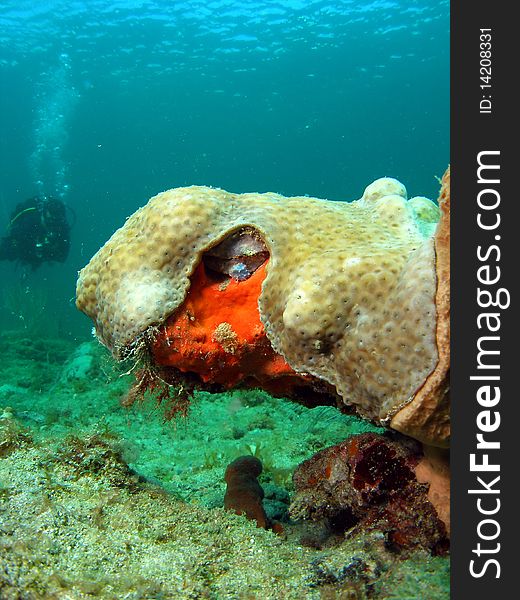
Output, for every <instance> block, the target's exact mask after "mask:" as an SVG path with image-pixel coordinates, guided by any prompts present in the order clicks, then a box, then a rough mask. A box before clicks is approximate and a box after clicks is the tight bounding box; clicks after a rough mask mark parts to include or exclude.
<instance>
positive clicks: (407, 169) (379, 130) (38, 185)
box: [0, 0, 449, 600]
mask: <svg viewBox="0 0 520 600" xmlns="http://www.w3.org/2000/svg"><path fill="white" fill-rule="evenodd" d="M448 163H449V2H447V1H440V2H439V1H435V2H434V1H433V0H410V1H400V2H397V1H393V0H374V1H370V0H364V1H350V0H345V1H337V2H333V1H330V0H308V1H305V0H280V1H278V2H276V1H268V0H245V1H242V2H238V1H233V0H214V1H209V2H203V1H202V0H191V1H186V2H181V1H177V0H170V1H166V0H161V1H159V0H156V1H148V2H147V1H144V2H138V1H131V0H115V1H113V2H108V1H105V0H91V1H90V0H89V1H88V2H86V1H79V0H68V1H65V0H54V1H53V0H48V1H44V0H31V1H28V0H17V1H14V0H13V1H8V2H1V1H0V237H1V236H3V235H5V232H6V228H7V225H8V223H9V219H10V215H11V212H12V211H13V209H14V207H15V205H16V204H18V203H19V202H22V201H23V200H25V199H27V198H29V197H31V196H34V195H36V194H47V195H53V196H56V197H59V198H61V199H63V201H64V202H65V203H66V204H67V205H68V207H69V208H70V210H69V215H70V217H71V219H72V220H73V229H72V239H71V249H70V254H69V256H68V258H67V260H66V262H65V263H63V264H61V263H59V264H51V265H43V266H42V267H41V268H39V269H38V270H36V271H31V270H30V269H27V268H24V266H23V265H20V264H15V263H8V262H0V278H1V282H2V283H1V286H0V345H1V347H2V351H3V354H2V357H3V358H2V361H1V362H0V520H2V528H1V529H2V540H1V544H0V598H4V597H6V598H7V597H8V598H10V597H13V598H14V597H21V596H20V595H19V594H22V596H23V597H24V598H25V597H27V598H33V597H34V598H41V597H45V598H47V597H56V598H58V597H59V598H62V597H67V598H69V597H70V598H74V599H77V600H81V599H83V598H91V597H99V598H102V599H105V598H106V599H112V598H122V597H125V598H199V597H211V598H235V597H242V596H240V594H241V593H243V590H244V589H247V590H248V591H249V595H248V597H251V598H273V599H276V600H277V599H278V598H288V599H291V598H295V599H296V598H298V599H300V598H309V599H312V600H314V599H316V600H317V599H318V598H323V597H339V595H338V596H336V592H337V594H344V595H345V597H347V595H348V597H356V598H365V597H368V596H365V595H364V594H365V592H366V590H369V589H370V596H369V597H374V598H396V599H403V598H414V597H425V598H426V597H428V598H431V599H432V600H437V599H438V600H441V599H444V598H446V597H447V596H448V594H449V591H448V586H449V582H448V580H449V561H448V559H447V558H446V557H431V556H429V555H428V554H427V553H425V552H422V553H421V552H418V553H415V554H413V555H410V557H409V559H408V560H401V558H400V557H396V556H394V554H393V553H392V552H388V551H387V550H386V549H385V548H384V547H383V545H382V544H381V543H380V538H379V537H378V535H379V534H377V532H376V533H375V534H373V535H372V537H370V535H368V537H363V534H361V536H360V537H356V535H357V534H356V535H354V536H352V537H351V538H349V539H347V540H346V541H345V543H342V544H341V545H339V546H337V547H332V546H331V547H324V548H315V547H314V546H312V545H311V546H310V547H307V546H305V545H303V546H302V543H300V537H299V535H300V534H299V533H298V531H299V530H298V529H297V527H296V529H294V530H292V529H291V525H287V509H288V503H289V497H290V495H291V494H292V493H293V492H294V489H293V486H292V483H291V476H292V473H293V471H294V469H295V468H296V466H297V465H298V464H299V463H301V462H302V461H303V460H305V459H306V458H309V457H310V456H312V455H313V454H314V453H315V452H317V451H319V450H321V449H322V448H325V447H327V446H330V445H332V444H335V443H337V442H338V441H340V440H342V439H345V437H348V436H350V435H352V434H354V433H359V432H363V431H367V430H373V429H374V428H373V427H372V426H371V425H370V424H369V423H368V422H366V421H363V420H362V419H358V418H354V417H350V416H346V415H340V414H339V412H338V411H336V410H335V409H333V408H331V407H327V408H325V409H324V408H323V407H318V408H316V409H313V410H309V409H307V408H304V407H302V406H299V405H296V404H294V403H290V402H288V401H285V400H283V399H280V400H275V399H273V398H271V397H270V396H268V395H267V394H265V393H263V392H257V391H249V392H243V391H241V390H238V391H231V392H227V393H222V394H209V393H206V392H200V393H197V394H195V397H194V398H193V399H192V404H191V409H190V415H189V418H188V419H186V420H185V421H183V422H180V423H176V424H172V423H171V422H168V423H164V422H163V418H162V409H161V408H159V407H157V406H156V404H155V403H154V401H153V400H152V399H148V401H147V402H145V403H144V405H142V404H140V405H138V406H134V407H132V408H131V409H123V408H122V407H121V405H120V401H121V398H122V397H123V396H124V395H125V394H126V393H127V392H128V389H129V385H130V383H131V382H130V380H131V375H129V374H128V373H127V374H126V375H127V376H124V374H123V373H124V371H125V370H126V368H127V367H128V365H123V366H122V367H121V366H120V365H116V364H114V362H113V361H112V359H111V357H110V356H109V355H108V352H107V351H105V350H104V349H102V347H101V346H100V345H99V344H98V343H97V342H96V341H95V340H93V339H92V337H91V335H90V331H91V326H92V323H91V322H90V321H89V320H88V319H87V318H86V317H85V316H84V315H82V314H80V313H79V312H78V311H77V310H76V308H75V305H74V293H75V283H76V276H77V271H78V270H79V269H81V268H82V267H83V266H85V264H86V263H87V262H88V261H89V260H90V258H91V256H92V255H93V254H94V253H95V252H96V251H97V250H98V248H99V247H100V246H101V245H102V244H104V243H105V241H106V240H107V239H108V238H109V237H110V235H111V234H112V233H113V232H114V231H115V230H116V229H117V228H118V227H120V226H121V225H122V224H123V223H124V221H125V218H126V217H128V216H129V215H130V214H132V213H133V212H134V211H135V210H136V209H137V208H138V207H140V206H142V205H144V204H145V203H146V202H147V200H148V199H149V198H150V197H151V196H152V195H154V194H156V193H158V192H160V191H162V190H165V189H168V188H172V187H176V186H183V185H191V184H200V185H210V186H216V187H221V188H224V189H227V190H229V191H232V192H246V191H255V192H266V191H274V192H278V193H281V194H284V195H286V196H291V195H310V196H316V197H320V198H329V199H332V200H346V201H350V200H354V199H357V198H359V197H360V196H361V195H362V193H363V190H364V188H365V187H366V186H367V185H368V184H369V183H371V182H372V181H373V180H374V179H376V178H379V177H382V176H390V177H395V178H397V179H399V180H400V181H402V182H403V183H404V184H405V185H406V187H407V189H408V194H409V196H415V195H424V196H428V197H430V198H433V199H434V198H436V197H437V194H438V189H439V182H438V180H437V179H436V177H437V176H441V175H442V173H443V172H444V170H445V168H446V166H447V164H448ZM30 242H31V240H28V243H30ZM85 340H86V341H85ZM240 454H254V455H256V456H259V457H260V458H261V460H262V461H263V463H264V473H263V475H262V484H263V485H264V487H265V490H266V509H267V511H268V513H269V515H270V516H271V517H273V518H275V519H283V520H284V523H286V526H287V529H286V535H287V537H286V538H278V537H276V536H275V535H274V534H273V533H271V532H268V531H264V530H258V529H256V528H255V527H254V525H253V524H251V523H250V522H249V521H247V520H246V519H244V518H243V517H238V516H236V515H234V514H230V513H228V512H225V511H224V510H223V509H222V506H223V494H224V489H225V484H224V481H223V474H224V471H225V468H226V465H227V464H228V463H229V462H230V461H232V460H234V459H235V458H236V456H238V455H240ZM378 540H379V541H378ZM356 565H358V567H359V565H362V568H361V567H359V569H360V570H359V569H358V570H359V573H358V577H357V578H356V577H355V576H353V575H352V573H353V571H352V569H353V568H354V567H356ZM358 567H356V568H358ZM349 569H351V571H352V572H351V571H349ZM354 571H355V569H354ZM354 575H355V574H354ZM351 579H352V581H351ZM365 586H366V590H365ZM329 588H330V589H329ZM322 592H323V595H322ZM328 592H330V594H332V595H327V593H328ZM367 593H368V592H367ZM13 594H14V595H13ZM244 597H245V596H244ZM342 597H343V596H342Z"/></svg>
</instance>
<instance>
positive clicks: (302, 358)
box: [77, 178, 445, 444]
mask: <svg viewBox="0 0 520 600" xmlns="http://www.w3.org/2000/svg"><path fill="white" fill-rule="evenodd" d="M438 220H439V209H438V207H437V205H436V204H435V203H433V202H432V201H430V200H428V199H426V198H423V197H416V198H412V199H410V200H407V196H406V189H405V187H404V186H403V185H402V184H401V183H399V182H398V181H396V180H395V179H390V178H383V179H379V180H377V181H375V182H373V183H372V184H371V185H369V186H368V187H367V188H366V190H365V192H364V194H363V196H362V198H361V199H359V200H357V201H354V202H333V201H328V200H320V199H316V198H308V197H292V198H285V197H283V196H280V195H278V194H274V193H266V194H254V193H251V194H231V193H228V192H226V191H223V190H220V189H212V188H208V187H197V186H193V187H187V188H178V189H173V190H168V191H166V192H163V193H161V194H158V195H157V196H155V197H154V198H152V199H151V200H150V201H149V202H148V204H147V205H146V206H144V207H143V208H141V209H139V210H138V211H137V212H136V213H135V214H134V215H132V216H131V217H130V218H129V219H128V220H127V222H126V223H125V225H124V226H123V227H122V228H121V229H119V230H118V231H116V232H115V233H114V235H113V236H112V237H111V239H110V240H109V241H108V242H107V243H106V244H105V245H104V246H103V248H101V249H100V250H99V251H98V252H97V254H96V255H95V256H94V257H93V258H92V260H91V261H90V263H89V264H88V265H87V266H86V267H85V268H84V269H83V270H82V271H80V274H79V280H78V284H77V306H78V308H79V309H80V310H82V311H83V312H85V313H86V314H87V315H89V316H90V317H91V318H92V319H93V321H94V323H95V327H96V333H97V335H98V337H99V339H100V340H101V341H102V342H103V343H104V344H105V345H106V346H107V347H108V348H110V349H111V350H112V352H113V354H114V355H115V356H116V357H118V358H119V357H121V356H124V355H126V353H128V352H131V350H132V348H133V347H135V345H136V344H137V343H138V341H139V340H140V339H142V336H143V334H145V333H146V332H147V330H148V329H149V328H151V327H153V326H157V325H160V324H162V323H163V322H164V321H165V320H166V318H167V317H168V316H169V315H171V314H172V313H173V312H174V311H175V310H176V309H177V308H178V307H179V306H180V305H181V304H182V303H183V301H184V299H185V297H186V294H187V291H188V289H189V286H190V275H191V274H192V273H193V271H194V270H195V268H196V266H197V265H198V264H199V262H200V260H201V257H202V255H203V254H204V252H206V251H207V250H208V249H210V248H212V247H214V246H215V245H216V244H218V243H219V242H221V241H222V240H223V239H225V238H226V237H227V236H229V235H230V234H231V233H233V232H235V231H237V230H239V229H241V228H243V227H245V226H247V227H249V228H252V229H254V230H256V232H257V233H258V234H259V236H260V237H261V238H262V239H263V240H264V242H265V245H266V246H267V248H268V250H269V254H270V260H269V263H268V269H267V270H268V273H267V277H266V279H265V281H264V283H263V287H262V293H261V295H260V298H259V309H260V315H261V319H262V322H263V324H264V327H265V330H266V333H267V336H268V338H269V340H270V341H271V344H272V346H273V348H274V350H275V351H277V352H278V353H279V354H281V355H283V356H284V358H285V360H286V361H287V362H288V363H289V364H290V366H291V367H292V368H293V369H295V370H296V371H297V372H300V373H308V374H310V375H313V376H315V377H317V378H319V379H321V380H325V381H327V382H329V383H330V384H332V385H333V386H334V387H335V388H336V390H337V392H338V394H339V395H340V396H341V397H342V398H343V400H344V402H345V403H346V404H354V405H355V406H356V408H357V410H358V411H359V412H360V413H361V414H362V415H364V416H366V417H369V418H371V419H375V420H377V421H380V422H383V423H386V424H388V423H389V421H390V420H391V419H392V418H394V416H395V415H396V414H397V413H398V412H399V411H400V410H401V409H402V408H403V407H404V406H406V405H407V404H409V403H410V402H411V401H412V400H413V399H414V397H415V396H416V394H417V392H418V390H420V389H421V388H422V387H423V385H424V382H425V381H426V380H427V378H428V377H429V375H430V374H431V373H433V372H434V371H435V369H436V366H437V364H438V361H439V353H438V348H437V333H438V332H437V312H436V304H435V301H436V293H437V277H436V249H435V243H434V232H435V229H436V226H437V221H438ZM402 429H403V428H401V430H402ZM404 429H406V427H404ZM413 435H415V437H418V438H419V439H421V433H420V432H417V431H414V434H413ZM423 439H425V440H426V441H429V442H432V440H431V439H429V438H428V436H426V437H425V436H423ZM433 442H434V443H440V444H443V443H445V440H435V439H434V440H433Z"/></svg>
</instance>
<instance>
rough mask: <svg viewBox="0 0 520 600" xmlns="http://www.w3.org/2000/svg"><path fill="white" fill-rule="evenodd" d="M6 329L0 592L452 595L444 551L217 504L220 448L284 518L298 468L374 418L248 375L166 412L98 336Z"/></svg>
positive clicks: (1, 390)
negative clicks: (311, 535) (244, 468)
mask: <svg viewBox="0 0 520 600" xmlns="http://www.w3.org/2000/svg"><path fill="white" fill-rule="evenodd" d="M2 341H3V342H4V347H5V348H6V356H7V357H8V359H7V360H6V361H4V364H3V365H2V366H0V369H1V370H0V374H1V375H2V386H0V409H1V408H2V407H3V411H2V410H0V412H1V413H2V414H3V415H4V418H3V421H2V423H3V427H4V430H6V431H15V432H18V434H19V435H23V436H24V437H23V438H16V439H17V440H18V442H19V443H18V444H13V445H12V446H11V447H10V450H9V452H7V453H6V454H5V456H4V457H3V458H1V459H0V523H1V526H0V597H2V598H4V597H5V598H20V597H22V598H78V599H79V598H93V597H97V598H157V599H159V598H311V599H312V598H327V597H330V598H340V597H341V598H365V597H366V598H409V597H410V598H412V597H425V596H424V592H425V590H427V592H428V596H427V597H428V598H431V599H432V600H434V599H437V598H439V599H442V598H447V597H448V595H449V592H448V589H449V588H448V586H449V572H448V570H449V562H448V560H447V559H446V558H438V557H436V558H432V557H429V556H427V555H426V554H423V553H415V554H413V555H411V556H407V557H406V559H403V557H401V556H396V555H395V554H392V553H391V552H390V551H388V550H387V549H386V548H385V545H384V542H383V540H382V539H381V538H380V537H378V536H377V534H374V533H372V534H370V535H365V536H356V537H355V538H352V539H350V538H347V539H345V541H344V542H343V543H342V544H341V545H339V546H336V547H334V548H325V549H321V550H316V549H313V548H309V547H304V546H302V545H301V542H300V538H299V537H298V536H297V535H295V534H294V532H292V530H291V525H290V524H287V523H286V525H285V529H286V535H285V537H279V536H276V535H275V534H273V533H272V532H270V531H264V530H261V529H257V528H256V527H255V526H254V524H252V523H250V522H249V521H247V520H246V519H244V518H243V517H240V516H236V515H234V514H231V513H228V512H226V511H224V510H223V509H222V506H223V496H224V491H225V486H224V482H223V474H224V470H225V468H226V466H227V464H228V463H229V462H231V461H232V460H233V459H234V458H236V457H237V456H239V455H241V454H253V455H255V456H258V457H259V458H260V459H261V460H262V462H263V463H264V473H263V474H262V478H261V482H262V485H263V486H264V488H265V490H266V510H267V512H268V514H269V516H270V517H271V518H276V519H281V520H282V521H284V520H285V519H286V512H287V506H288V502H289V496H290V494H291V492H292V482H291V474H292V471H293V470H294V468H295V467H296V466H297V465H298V464H299V463H300V462H302V461H303V460H305V459H307V458H309V457H310V456H312V455H313V454H314V453H315V452H317V451H318V450H320V449H322V448H325V447H327V446H330V445H332V444H334V443H337V442H339V441H341V440H343V439H345V438H346V437H348V436H349V435H352V434H354V433H360V432H363V431H369V430H375V429H377V428H374V427H373V426H372V425H370V424H368V423H366V422H365V421H362V420H360V419H357V418H354V417H349V416H345V415H341V414H339V413H338V412H337V411H336V410H335V409H332V408H328V407H322V408H317V409H312V410H309V409H307V408H304V407H302V406H299V405H297V404H294V403H291V402H288V401H286V400H283V399H275V398H272V397H271V396H269V395H268V394H265V393H264V392H260V391H255V390H249V391H234V392H229V393H225V394H209V393H206V392H199V393H196V394H195V397H194V400H193V402H192V405H191V409H190V414H189V416H188V418H187V419H181V418H178V419H176V420H175V421H173V422H164V420H163V415H162V411H161V408H160V407H157V405H156V403H155V402H154V401H153V400H152V399H149V400H147V401H146V402H144V403H143V404H142V405H138V406H134V407H132V408H130V409H124V408H122V407H121V406H120V400H121V398H122V396H123V395H124V394H125V393H126V392H127V391H128V388H129V385H130V382H131V376H129V375H125V374H124V371H123V370H118V368H117V366H116V365H115V364H114V363H113V361H112V360H111V358H110V357H109V356H108V355H107V353H106V352H105V351H104V349H103V348H102V347H100V346H99V345H98V344H97V343H96V342H94V341H92V342H87V343H83V344H81V345H79V346H78V345H77V344H76V345H75V344H72V343H70V342H65V341H62V340H49V341H48V344H47V348H48V349H49V352H50V355H49V353H48V352H47V351H45V346H46V343H45V340H37V341H33V342H32V343H31V345H30V347H25V348H24V349H23V350H20V349H19V348H18V345H19V343H20V340H19V339H18V338H17V337H16V336H12V337H9V336H7V335H4V336H3V340H2ZM15 348H16V350H15ZM53 351H55V352H54V353H53ZM27 367H29V369H30V373H31V375H33V376H34V378H29V379H28V378H27V377H24V376H23V371H24V369H26V368H27ZM40 371H42V372H44V373H41V374H40ZM414 594H415V595H414Z"/></svg>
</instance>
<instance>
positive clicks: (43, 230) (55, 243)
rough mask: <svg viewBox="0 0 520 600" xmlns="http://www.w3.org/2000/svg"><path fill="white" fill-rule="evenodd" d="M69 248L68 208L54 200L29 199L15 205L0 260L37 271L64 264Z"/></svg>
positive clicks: (0, 241)
mask: <svg viewBox="0 0 520 600" xmlns="http://www.w3.org/2000/svg"><path fill="white" fill-rule="evenodd" d="M69 248H70V224H69V222H68V220H67V212H66V206H65V204H64V203H63V202H62V201H61V200H57V199H56V198H51V197H47V196H44V197H41V198H40V197H38V196H35V197H34V198H29V199H28V200H25V201H23V202H20V203H19V204H17V205H16V207H15V209H14V211H13V212H12V214H11V216H10V221H9V225H8V226H7V235H5V236H4V237H2V238H1V239H0V260H11V261H19V262H20V263H22V264H25V265H30V266H31V267H32V269H33V271H34V270H35V269H37V268H38V267H39V266H40V265H41V264H42V263H44V262H53V261H56V262H64V261H65V259H66V258H67V256H68V253H69Z"/></svg>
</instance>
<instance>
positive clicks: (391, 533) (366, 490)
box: [290, 433, 448, 553]
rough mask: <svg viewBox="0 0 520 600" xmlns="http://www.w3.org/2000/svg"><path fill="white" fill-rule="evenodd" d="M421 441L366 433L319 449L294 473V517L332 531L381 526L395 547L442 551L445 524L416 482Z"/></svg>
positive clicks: (443, 547) (292, 505)
mask: <svg viewBox="0 0 520 600" xmlns="http://www.w3.org/2000/svg"><path fill="white" fill-rule="evenodd" d="M421 455H422V453H421V449H420V445H419V444H416V443H415V442H413V441H411V440H408V439H407V438H400V440H399V441H397V440H395V439H391V438H390V437H389V436H386V435H378V434H374V433H365V434H361V435H357V436H353V437H351V438H349V439H348V440H345V441H344V442H341V443H340V444H337V445H336V446H332V447H330V448H326V449H325V450H322V451H321V452H318V453H317V454H316V455H315V456H313V457H312V458H310V459H309V460H307V461H305V462H303V463H302V464H301V465H300V466H299V467H298V468H297V469H296V471H295V473H294V476H293V481H294V486H295V489H296V494H295V496H294V498H293V501H292V503H291V507H290V514H291V517H292V518H293V519H300V520H301V519H303V520H306V519H311V520H314V521H316V520H326V521H327V523H328V526H329V528H330V529H331V531H336V532H337V531H338V529H343V531H344V532H345V531H348V530H351V529H352V530H353V532H360V531H363V530H365V531H366V530H380V531H382V532H383V533H384V534H385V537H386V541H387V544H388V546H389V547H391V548H394V549H396V550H401V549H411V548H415V547H421V548H424V549H428V550H430V551H432V552H433V553H440V552H443V551H445V550H446V549H447V547H448V539H447V535H446V528H445V525H444V523H443V522H442V521H441V520H440V519H439V518H438V515H437V512H436V510H435V507H434V506H433V504H431V502H430V501H429V500H428V496H427V492H428V485H427V484H422V483H419V482H418V481H417V479H416V477H415V472H414V469H415V466H416V465H417V463H418V461H419V460H420V458H421Z"/></svg>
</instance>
